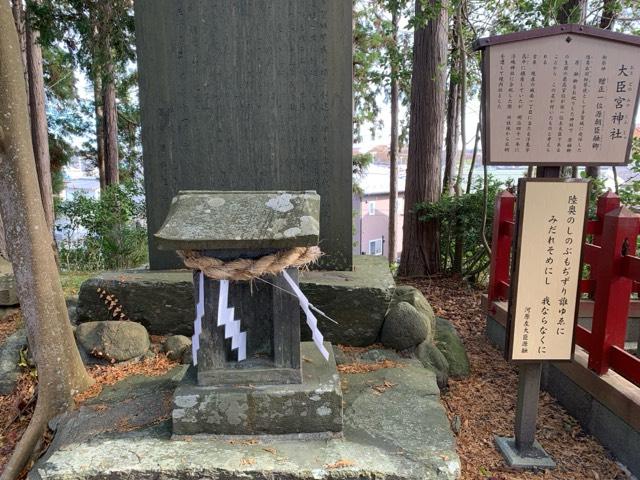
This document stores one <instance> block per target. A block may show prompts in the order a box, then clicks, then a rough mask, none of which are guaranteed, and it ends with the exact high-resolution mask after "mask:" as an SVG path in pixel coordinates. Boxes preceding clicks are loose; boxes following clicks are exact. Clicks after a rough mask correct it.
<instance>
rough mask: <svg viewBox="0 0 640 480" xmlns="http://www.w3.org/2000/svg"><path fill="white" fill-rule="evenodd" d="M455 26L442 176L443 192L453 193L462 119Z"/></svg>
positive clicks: (452, 35)
mask: <svg viewBox="0 0 640 480" xmlns="http://www.w3.org/2000/svg"><path fill="white" fill-rule="evenodd" d="M453 23H454V27H453V29H452V32H451V54H450V55H451V62H450V65H449V90H448V92H447V133H446V138H445V145H446V153H445V157H444V158H445V160H444V174H443V178H442V191H443V193H446V194H449V195H452V194H453V184H454V181H453V172H454V171H455V165H456V159H457V158H458V135H459V130H458V125H459V123H458V122H459V119H460V85H459V83H458V81H457V79H456V76H455V74H454V73H455V71H456V69H457V68H458V63H457V61H456V60H455V59H456V53H455V52H456V51H458V47H459V44H458V30H457V29H456V28H455V25H456V19H454V22H453Z"/></svg>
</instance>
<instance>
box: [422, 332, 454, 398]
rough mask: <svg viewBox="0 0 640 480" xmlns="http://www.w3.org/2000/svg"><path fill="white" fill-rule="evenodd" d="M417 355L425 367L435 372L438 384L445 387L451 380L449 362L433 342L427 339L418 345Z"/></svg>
mask: <svg viewBox="0 0 640 480" xmlns="http://www.w3.org/2000/svg"><path fill="white" fill-rule="evenodd" d="M415 354H416V357H417V358H418V360H420V361H421V362H422V365H424V368H428V369H430V370H432V371H433V372H435V374H436V379H437V381H438V386H439V387H440V388H444V387H446V386H447V384H448V382H449V362H448V361H447V359H446V357H445V356H444V355H443V353H442V352H441V351H440V350H439V349H438V347H436V346H435V345H434V344H433V342H431V341H429V340H425V341H424V342H422V343H421V344H420V345H418V346H417V347H416V352H415Z"/></svg>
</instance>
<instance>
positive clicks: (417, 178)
mask: <svg viewBox="0 0 640 480" xmlns="http://www.w3.org/2000/svg"><path fill="white" fill-rule="evenodd" d="M423 1H424V0H416V3H415V9H416V16H417V17H421V16H423V15H424V12H423V9H422V3H423ZM428 3H429V4H430V7H431V8H432V9H433V10H435V13H434V15H433V18H431V19H430V20H429V21H428V22H427V23H426V25H424V26H419V27H416V29H415V32H414V36H413V38H414V44H413V76H412V78H411V113H410V118H409V129H410V130H409V159H408V162H407V182H406V183H407V185H406V188H405V206H404V237H403V242H402V256H401V259H400V266H399V268H398V274H399V275H400V276H421V275H430V274H433V273H437V272H438V271H439V270H440V246H439V234H438V233H439V226H438V223H437V222H422V221H420V220H419V219H418V215H417V214H416V211H415V206H416V204H417V203H419V202H435V201H437V200H438V199H439V198H440V191H441V190H440V187H441V181H440V170H441V161H442V155H441V153H442V148H441V145H442V137H443V133H444V116H445V112H444V110H445V109H444V107H445V90H446V89H445V84H446V69H445V68H443V66H444V65H445V63H446V61H447V2H446V1H438V0H429V2H428ZM438 6H439V8H438Z"/></svg>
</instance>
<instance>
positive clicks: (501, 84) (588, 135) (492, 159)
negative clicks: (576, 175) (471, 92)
mask: <svg viewBox="0 0 640 480" xmlns="http://www.w3.org/2000/svg"><path fill="white" fill-rule="evenodd" d="M476 49H482V51H483V55H482V78H483V86H482V92H483V101H482V119H483V125H484V128H483V139H482V146H483V161H484V162H486V163H487V164H489V165H621V164H625V163H627V162H628V161H629V152H630V149H631V142H632V139H633V131H634V127H635V117H636V111H637V107H638V98H639V97H638V94H639V92H640V37H636V36H633V35H623V34H619V33H614V32H610V31H608V30H602V29H597V28H592V27H586V26H583V25H559V26H555V27H551V28H544V29H539V30H531V31H528V32H518V33H513V34H508V35H501V36H497V37H488V38H483V39H480V40H478V42H477V44H476Z"/></svg>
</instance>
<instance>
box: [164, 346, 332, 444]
mask: <svg viewBox="0 0 640 480" xmlns="http://www.w3.org/2000/svg"><path fill="white" fill-rule="evenodd" d="M325 346H326V347H327V348H328V349H329V352H331V351H332V349H331V345H330V344H328V343H325ZM300 350H301V353H302V355H304V357H305V358H306V359H307V361H305V362H304V365H303V370H302V374H303V383H302V384H293V385H255V386H253V385H252V386H248V387H242V386H222V387H219V386H216V387H213V386H200V385H197V384H196V381H195V371H194V370H195V369H190V370H189V373H188V375H187V376H185V378H184V380H183V382H182V383H181V384H180V385H179V386H178V388H177V389H176V393H175V396H174V400H173V402H174V410H173V433H174V434H175V435H196V434H203V433H208V434H219V435H258V434H298V433H320V432H340V431H342V392H341V390H340V380H339V378H338V372H337V370H336V363H335V359H334V358H333V356H332V355H330V356H329V361H325V360H324V358H322V356H321V355H320V353H319V352H318V351H317V349H316V348H315V346H314V345H313V343H311V342H304V343H302V345H301V346H300Z"/></svg>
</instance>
